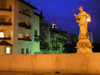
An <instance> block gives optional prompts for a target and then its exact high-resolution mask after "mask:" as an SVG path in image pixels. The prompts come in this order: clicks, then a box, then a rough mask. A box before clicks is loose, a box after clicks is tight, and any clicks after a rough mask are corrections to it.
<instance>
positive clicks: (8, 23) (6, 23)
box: [0, 22, 12, 26]
mask: <svg viewBox="0 0 100 75" xmlns="http://www.w3.org/2000/svg"><path fill="white" fill-rule="evenodd" d="M0 25H5V26H11V25H12V23H11V22H0Z"/></svg>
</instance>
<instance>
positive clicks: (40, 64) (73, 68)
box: [0, 53, 100, 74]
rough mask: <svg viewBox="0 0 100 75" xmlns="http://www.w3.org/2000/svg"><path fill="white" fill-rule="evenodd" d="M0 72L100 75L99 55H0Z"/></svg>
mask: <svg viewBox="0 0 100 75" xmlns="http://www.w3.org/2000/svg"><path fill="white" fill-rule="evenodd" d="M0 71H1V72H3V71H9V72H29V73H36V74H37V73H38V74H43V73H55V72H56V71H59V72H60V73H79V74H100V53H90V54H40V55H38V54H37V55H0Z"/></svg>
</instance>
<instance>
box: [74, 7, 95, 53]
mask: <svg viewBox="0 0 100 75" xmlns="http://www.w3.org/2000/svg"><path fill="white" fill-rule="evenodd" d="M78 9H79V11H80V12H79V14H78V15H76V14H75V11H74V10H73V11H74V16H75V19H76V22H77V23H79V28H80V30H79V38H78V40H79V41H78V43H77V47H76V49H77V53H92V48H93V46H92V44H91V42H90V40H89V37H88V25H89V22H91V17H90V15H89V14H87V13H86V12H85V11H83V8H82V6H81V7H79V8H78Z"/></svg>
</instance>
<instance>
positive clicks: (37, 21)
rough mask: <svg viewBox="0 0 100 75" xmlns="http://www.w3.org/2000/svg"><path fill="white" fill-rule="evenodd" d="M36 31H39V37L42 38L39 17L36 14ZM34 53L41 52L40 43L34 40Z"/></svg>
mask: <svg viewBox="0 0 100 75" xmlns="http://www.w3.org/2000/svg"><path fill="white" fill-rule="evenodd" d="M35 30H37V35H38V36H40V27H39V16H37V15H35V14H34V31H35ZM33 35H34V34H33ZM34 37H35V35H34ZM34 52H40V41H38V42H36V41H35V40H34Z"/></svg>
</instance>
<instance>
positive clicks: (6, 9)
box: [0, 6, 12, 11]
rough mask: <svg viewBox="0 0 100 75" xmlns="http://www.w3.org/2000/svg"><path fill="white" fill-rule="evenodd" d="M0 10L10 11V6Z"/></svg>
mask: <svg viewBox="0 0 100 75" xmlns="http://www.w3.org/2000/svg"><path fill="white" fill-rule="evenodd" d="M0 10H1V11H12V8H11V6H10V7H9V8H0Z"/></svg>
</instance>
